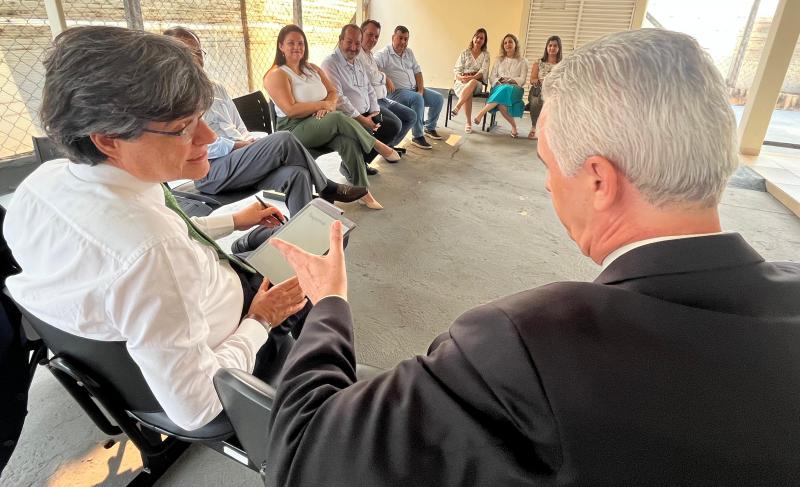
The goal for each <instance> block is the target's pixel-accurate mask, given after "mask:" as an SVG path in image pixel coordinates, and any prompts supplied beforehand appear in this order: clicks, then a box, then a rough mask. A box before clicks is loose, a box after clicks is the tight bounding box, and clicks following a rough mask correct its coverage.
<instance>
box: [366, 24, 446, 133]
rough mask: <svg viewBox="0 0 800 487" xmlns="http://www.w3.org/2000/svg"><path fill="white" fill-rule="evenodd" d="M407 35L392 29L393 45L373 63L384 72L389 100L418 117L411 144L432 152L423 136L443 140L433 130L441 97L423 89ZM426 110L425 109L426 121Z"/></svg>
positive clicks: (405, 32) (412, 128)
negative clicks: (409, 109)
mask: <svg viewBox="0 0 800 487" xmlns="http://www.w3.org/2000/svg"><path fill="white" fill-rule="evenodd" d="M409 35H410V34H409V32H408V28H407V27H405V26H402V25H398V26H397V27H395V29H394V34H393V35H392V43H391V44H390V45H388V46H386V48H385V49H383V50H382V51H380V52H379V53H378V54H376V55H375V61H376V62H377V64H378V68H379V69H380V70H381V71H383V72H384V73H386V87H387V89H388V92H389V95H388V96H389V98H390V99H392V100H394V101H396V102H398V103H401V104H403V105H405V106H407V107H409V108H411V109H412V110H414V112H416V114H417V121H416V122H415V123H414V125H413V126H412V127H411V136H412V139H411V143H412V144H414V145H415V146H417V147H419V148H420V149H431V145H430V144H429V143H428V141H426V140H425V136H428V137H430V138H432V139H436V140H439V139H441V138H442V137H441V136H440V135H439V133H438V132H437V131H436V124H437V122H438V121H439V113H440V112H441V111H442V104H443V103H444V98H442V95H440V94H439V93H438V92H436V91H433V90H431V89H429V88H425V83H424V80H423V77H422V68H421V67H420V66H419V63H417V58H416V57H414V53H413V52H412V51H411V49H409V48H408V38H409ZM425 107H428V118H427V120H426V119H425ZM423 122H424V130H423Z"/></svg>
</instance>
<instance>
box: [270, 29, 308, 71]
mask: <svg viewBox="0 0 800 487" xmlns="http://www.w3.org/2000/svg"><path fill="white" fill-rule="evenodd" d="M292 32H299V33H300V35H301V36H303V46H304V49H303V59H301V60H300V71H301V72H302V71H305V70H306V67H307V66H308V40H307V39H306V33H305V32H303V29H301V28H300V27H299V26H297V25H294V24H289V25H287V26H285V27H284V28H282V29H281V31H280V32H278V40H277V41H276V42H275V60H274V61H273V62H272V65H273V66H283V65H284V64H286V56H284V55H283V53H282V52H281V44H283V41H284V40H286V36H288V35H289V34H291V33H292Z"/></svg>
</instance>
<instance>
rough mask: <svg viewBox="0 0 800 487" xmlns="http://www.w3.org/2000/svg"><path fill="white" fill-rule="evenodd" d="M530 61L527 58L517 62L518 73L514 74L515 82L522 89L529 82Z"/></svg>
mask: <svg viewBox="0 0 800 487" xmlns="http://www.w3.org/2000/svg"><path fill="white" fill-rule="evenodd" d="M529 72H530V71H529V70H528V60H527V59H525V58H520V59H519V60H518V62H517V72H516V73H514V81H516V82H517V85H519V86H520V87H524V86H525V83H526V82H527V81H528V73H529Z"/></svg>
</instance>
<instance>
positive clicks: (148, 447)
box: [20, 307, 383, 487]
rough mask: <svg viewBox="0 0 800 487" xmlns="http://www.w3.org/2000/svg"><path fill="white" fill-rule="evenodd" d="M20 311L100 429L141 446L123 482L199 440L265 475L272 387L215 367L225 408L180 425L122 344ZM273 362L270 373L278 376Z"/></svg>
mask: <svg viewBox="0 0 800 487" xmlns="http://www.w3.org/2000/svg"><path fill="white" fill-rule="evenodd" d="M20 310H21V312H22V314H23V315H24V316H25V318H26V319H27V320H29V322H30V325H31V327H32V328H33V330H34V331H35V332H36V333H37V334H38V335H39V336H40V337H41V338H42V340H43V341H44V343H45V344H46V345H47V348H48V349H49V350H50V351H51V352H53V354H54V356H53V358H51V359H49V360H48V359H47V358H46V357H45V358H44V359H43V360H42V362H41V363H42V365H44V366H45V367H47V368H48V369H49V370H50V372H52V374H53V375H54V376H55V378H56V379H57V380H58V381H59V382H60V383H61V385H62V386H63V387H64V388H65V389H66V390H67V392H69V394H70V395H71V396H72V397H73V398H74V399H75V400H76V401H77V402H78V404H79V405H80V406H81V407H82V408H83V410H84V411H85V412H86V414H87V415H88V416H89V417H90V418H91V419H92V421H93V422H94V423H95V425H97V427H98V428H100V430H101V431H103V432H104V433H105V434H107V435H119V434H122V433H125V434H126V435H127V436H128V437H129V438H130V439H131V441H132V442H133V444H134V445H136V447H137V448H138V449H139V452H140V453H141V456H142V465H143V466H144V470H143V471H142V472H141V473H140V474H139V475H137V476H136V478H134V480H133V481H131V483H130V484H129V485H135V486H137V487H138V486H149V485H153V483H155V482H156V481H157V480H158V479H159V478H160V477H161V476H162V475H163V474H164V472H166V470H167V469H168V468H169V467H170V466H171V465H172V464H173V463H174V462H175V460H177V459H178V457H180V455H181V454H182V453H183V452H184V451H185V450H186V448H187V447H188V446H189V445H190V444H191V443H200V444H203V445H205V446H207V447H209V448H212V449H214V450H216V451H218V452H220V453H222V454H223V455H225V456H226V457H228V458H232V459H234V460H236V461H237V462H239V463H242V464H244V465H247V467H248V468H250V469H252V470H255V471H256V472H259V474H260V475H261V476H262V477H263V476H264V475H265V473H266V468H267V466H268V462H267V454H266V450H267V432H268V423H269V419H270V414H271V411H272V403H273V400H274V397H275V389H274V387H273V386H272V385H270V384H267V383H266V382H264V381H262V380H260V379H258V378H256V377H254V376H253V375H251V374H249V373H247V372H244V371H241V370H236V369H220V370H218V371H217V373H216V374H215V376H214V379H213V380H214V387H215V388H216V390H217V394H218V396H219V398H220V401H221V402H222V405H223V413H221V414H220V415H219V416H217V417H216V418H215V419H214V420H212V421H211V422H210V423H209V424H207V425H206V426H203V427H202V428H199V429H197V430H193V431H186V430H184V429H182V428H180V427H178V426H177V425H175V423H173V422H172V421H171V420H170V419H169V418H168V417H167V415H166V413H165V412H164V411H163V409H162V408H161V406H160V405H159V404H158V402H157V401H156V399H155V397H154V396H153V394H152V392H151V391H150V387H149V386H148V385H147V383H146V382H145V380H144V377H143V376H142V373H141V371H140V370H139V367H138V366H137V365H136V363H135V362H134V361H133V359H132V358H131V357H130V355H129V354H128V351H127V349H126V347H125V342H106V341H99V340H92V339H88V338H82V337H78V336H76V335H72V334H70V333H67V332H65V331H62V330H60V329H58V328H55V327H53V326H50V325H48V324H47V323H45V322H43V321H42V320H40V319H38V318H36V317H35V316H33V315H32V314H30V313H28V312H27V311H26V310H24V309H22V308H21V307H20ZM286 339H287V341H286V342H284V343H285V344H287V345H288V346H286V347H285V349H284V350H282V351H281V353H280V356H281V357H283V358H285V356H286V355H287V354H288V352H289V350H290V349H291V345H292V344H293V343H294V341H293V339H291V335H288V334H287V335H286ZM279 362H280V363H276V364H275V366H276V367H275V371H274V372H275V373H274V374H270V375H272V376H274V377H277V376H278V375H279V372H280V371H279V369H280V365H282V361H279ZM382 372H383V371H382V370H381V369H378V368H376V367H372V366H369V365H363V364H358V365H357V367H356V374H357V376H358V378H359V380H365V379H369V378H372V377H374V376H376V375H378V374H380V373H382ZM98 404H99V405H100V406H102V409H101V408H100V407H98ZM104 411H105V412H104ZM161 435H165V436H166V439H162V437H161Z"/></svg>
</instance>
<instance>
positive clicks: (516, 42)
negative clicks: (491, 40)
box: [500, 34, 519, 59]
mask: <svg viewBox="0 0 800 487" xmlns="http://www.w3.org/2000/svg"><path fill="white" fill-rule="evenodd" d="M509 37H510V38H511V39H512V40H513V41H514V59H516V58H518V57H519V39H517V36H515V35H514V34H506V35H505V36H503V40H502V41H501V42H500V58H504V57H506V49H505V47H503V44H505V43H506V39H508V38H509Z"/></svg>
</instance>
